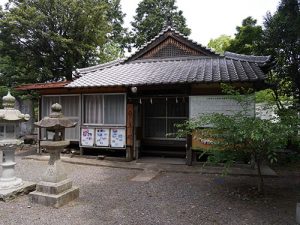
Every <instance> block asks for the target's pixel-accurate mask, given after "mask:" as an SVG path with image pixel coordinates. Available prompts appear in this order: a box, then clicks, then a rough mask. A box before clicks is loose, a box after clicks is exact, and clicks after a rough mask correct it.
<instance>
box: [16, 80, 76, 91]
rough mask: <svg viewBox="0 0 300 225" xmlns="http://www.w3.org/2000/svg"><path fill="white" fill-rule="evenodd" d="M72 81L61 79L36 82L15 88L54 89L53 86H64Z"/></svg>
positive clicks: (19, 89) (22, 89) (18, 89)
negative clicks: (49, 81) (58, 80)
mask: <svg viewBox="0 0 300 225" xmlns="http://www.w3.org/2000/svg"><path fill="white" fill-rule="evenodd" d="M69 83H70V81H61V82H53V83H36V84H24V85H20V86H18V87H16V88H15V90H17V91H26V90H40V89H52V88H62V87H65V86H66V85H67V84H69Z"/></svg>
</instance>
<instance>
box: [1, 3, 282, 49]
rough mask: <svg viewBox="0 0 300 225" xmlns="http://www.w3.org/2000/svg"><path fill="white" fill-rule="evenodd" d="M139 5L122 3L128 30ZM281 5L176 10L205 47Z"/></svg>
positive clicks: (190, 6) (183, 6) (220, 5)
mask: <svg viewBox="0 0 300 225" xmlns="http://www.w3.org/2000/svg"><path fill="white" fill-rule="evenodd" d="M5 2H7V0H0V3H1V4H4V3H5ZM139 2H140V0H121V4H122V9H123V12H124V13H126V14H127V15H126V18H125V26H126V27H129V26H130V21H132V17H133V15H134V14H135V9H136V7H137V5H138V3H139ZM278 4H279V0H177V6H178V8H179V9H181V10H182V11H183V15H184V16H185V18H186V19H187V25H188V27H189V28H191V30H192V34H191V36H190V37H191V38H192V39H193V40H195V41H197V42H199V43H201V44H203V45H207V43H208V41H209V40H210V39H211V38H216V37H218V36H220V35H221V34H227V35H234V33H235V27H236V26H237V25H240V24H241V22H242V20H243V19H244V18H246V17H248V16H252V17H253V18H255V19H257V21H258V23H259V24H261V25H262V23H263V17H264V16H265V15H266V13H267V11H270V12H271V13H273V12H275V11H276V8H277V6H278Z"/></svg>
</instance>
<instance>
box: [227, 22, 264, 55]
mask: <svg viewBox="0 0 300 225" xmlns="http://www.w3.org/2000/svg"><path fill="white" fill-rule="evenodd" d="M256 23H257V21H256V20H255V19H253V18H252V17H247V18H246V19H244V20H243V21H242V26H237V27H236V31H237V33H236V34H235V37H234V39H232V40H231V41H230V45H229V47H228V48H227V49H225V50H226V51H231V52H235V53H239V54H248V55H251V54H255V53H256V52H257V48H258V47H257V46H258V43H260V41H261V38H262V32H263V30H262V27H261V26H257V25H256Z"/></svg>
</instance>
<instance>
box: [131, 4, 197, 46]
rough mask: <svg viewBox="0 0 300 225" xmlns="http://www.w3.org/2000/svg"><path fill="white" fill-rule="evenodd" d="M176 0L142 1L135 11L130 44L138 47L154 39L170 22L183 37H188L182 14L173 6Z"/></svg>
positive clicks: (187, 29)
mask: <svg viewBox="0 0 300 225" xmlns="http://www.w3.org/2000/svg"><path fill="white" fill-rule="evenodd" d="M175 3H176V0H142V1H141V2H140V3H139V4H138V7H137V9H136V15H135V16H134V21H133V22H132V23H131V25H132V27H133V32H132V43H133V46H134V47H140V46H141V45H143V44H145V43H146V42H147V41H150V40H151V39H152V38H153V37H155V36H156V35H157V34H158V33H159V32H160V31H161V30H162V28H163V27H164V25H165V24H166V22H167V21H168V20H170V21H171V22H172V23H173V25H175V26H176V28H177V30H178V31H180V32H181V33H182V34H184V35H187V36H188V35H190V33H191V30H190V29H189V28H188V27H187V25H186V19H185V17H184V16H183V12H182V11H181V10H178V7H177V6H176V5H175Z"/></svg>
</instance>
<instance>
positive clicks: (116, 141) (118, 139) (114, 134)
mask: <svg viewBox="0 0 300 225" xmlns="http://www.w3.org/2000/svg"><path fill="white" fill-rule="evenodd" d="M125 133H126V132H125V129H124V128H112V129H111V130H110V145H111V147H113V148H124V147H125V144H126V143H125V140H126V134H125Z"/></svg>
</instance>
